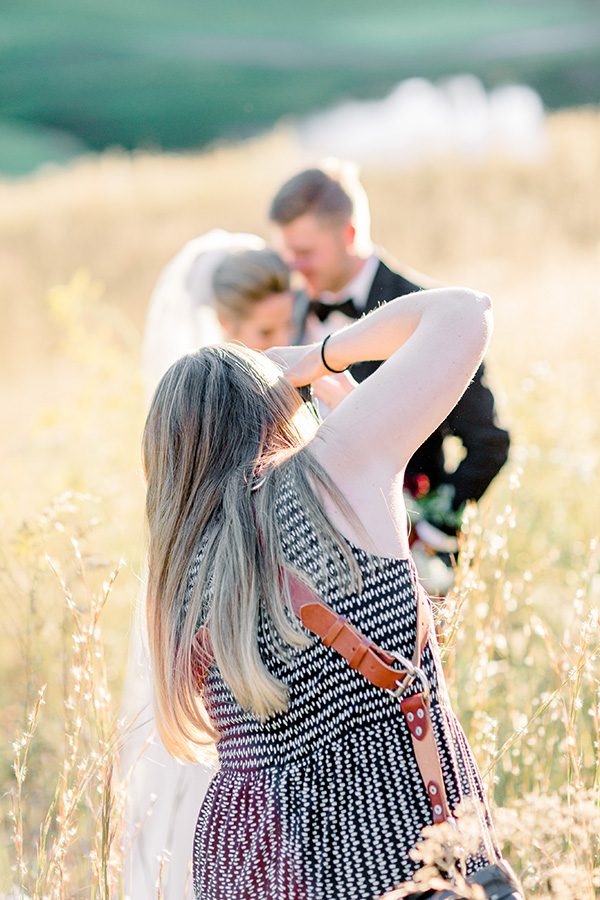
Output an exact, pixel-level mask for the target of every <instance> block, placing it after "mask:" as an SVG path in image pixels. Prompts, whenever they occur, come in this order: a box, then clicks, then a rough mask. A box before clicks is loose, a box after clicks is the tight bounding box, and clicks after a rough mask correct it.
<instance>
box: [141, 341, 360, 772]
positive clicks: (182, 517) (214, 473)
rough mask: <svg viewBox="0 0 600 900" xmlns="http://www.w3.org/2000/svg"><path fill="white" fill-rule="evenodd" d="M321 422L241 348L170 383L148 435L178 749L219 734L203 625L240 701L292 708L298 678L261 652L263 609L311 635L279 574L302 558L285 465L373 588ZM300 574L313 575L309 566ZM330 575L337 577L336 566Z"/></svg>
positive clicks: (161, 620)
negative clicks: (205, 697)
mask: <svg viewBox="0 0 600 900" xmlns="http://www.w3.org/2000/svg"><path fill="white" fill-rule="evenodd" d="M311 421H312V420H311V416H310V413H309V412H308V410H307V409H306V407H305V405H304V404H303V403H302V401H301V398H300V396H299V394H298V392H297V391H296V390H295V389H294V388H293V387H292V386H291V385H290V384H289V383H288V382H287V381H285V379H284V378H283V377H281V374H280V372H279V370H278V369H277V367H276V366H275V365H274V364H273V363H272V362H271V361H270V360H269V359H267V357H265V356H263V355H262V354H260V353H256V352H255V351H252V350H248V349H247V348H245V347H243V346H241V345H236V344H222V345H219V346H213V347H206V348H204V349H202V350H200V351H198V352H197V353H193V354H190V355H188V356H184V357H182V358H181V359H180V360H178V361H177V362H176V363H175V364H174V365H173V366H171V368H170V369H169V370H168V372H167V373H166V374H165V375H164V377H163V378H162V380H161V382H160V384H159V385H158V388H157V390H156V393H155V395H154V398H153V400H152V404H151V406H150V411H149V413H148V418H147V421H146V427H145V430H144V440H143V457H144V467H145V471H146V478H147V500H146V512H147V518H148V526H149V583H148V601H147V617H148V634H149V644H150V655H151V662H152V669H153V680H154V689H155V690H154V693H155V707H156V719H157V724H158V728H159V732H160V735H161V738H162V740H163V743H164V744H165V746H166V748H167V749H168V750H169V751H170V752H171V753H172V754H173V755H174V756H177V757H179V758H183V759H192V760H193V759H196V758H197V751H198V749H199V748H200V747H202V746H203V745H204V746H205V745H206V744H207V743H211V742H212V741H214V739H215V738H216V736H217V735H216V733H215V731H214V729H213V728H212V726H211V724H210V721H209V720H208V717H207V715H206V713H205V710H204V708H203V705H202V702H201V699H200V697H199V696H198V688H197V682H196V676H195V673H194V653H193V642H194V635H195V633H196V630H197V628H198V627H199V624H200V623H201V622H204V623H205V624H206V626H207V629H208V633H209V635H210V643H211V647H212V651H213V654H214V657H215V661H216V663H217V665H218V667H219V669H220V672H221V675H222V676H223V678H224V679H225V681H226V682H227V684H228V685H229V687H230V689H231V691H232V693H233V695H234V696H235V698H236V699H237V701H238V702H239V703H240V704H241V705H242V706H243V707H244V708H245V709H247V710H249V711H250V712H251V713H252V714H253V715H255V716H257V717H259V718H261V719H264V718H266V717H268V716H269V715H272V714H273V713H276V712H281V711H283V710H285V709H286V706H287V692H286V687H285V685H284V684H282V683H281V682H280V681H278V680H277V679H276V678H275V677H274V676H273V675H272V674H271V673H270V672H269V671H268V669H267V668H266V666H265V665H264V662H263V661H262V659H261V656H260V653H259V649H258V628H259V621H260V620H261V618H262V617H263V616H267V617H268V618H269V619H270V621H271V623H272V625H273V627H274V628H275V630H276V632H278V634H279V636H280V637H281V639H282V644H283V647H284V649H283V650H282V651H281V653H282V655H285V653H286V652H289V651H290V650H291V648H294V647H296V648H297V647H302V646H304V645H306V644H307V642H308V639H307V638H306V636H305V635H304V633H303V632H302V630H301V629H300V627H299V625H298V624H297V622H296V621H295V619H294V617H293V615H292V616H290V615H289V612H290V610H291V606H290V602H289V596H288V591H287V587H286V584H285V581H283V582H282V580H281V579H280V578H279V573H280V571H281V568H282V567H284V566H285V567H287V568H289V563H286V561H285V558H284V554H283V550H282V545H281V540H280V524H279V522H278V518H277V510H276V497H277V493H278V486H279V484H280V479H281V478H282V477H283V474H284V472H285V471H289V472H290V474H291V475H293V477H294V479H295V483H296V485H297V488H298V492H299V495H300V502H301V503H302V505H303V508H304V509H305V510H306V512H307V515H308V516H309V517H310V518H311V520H312V521H313V522H314V524H315V526H316V527H317V528H318V530H319V533H320V535H321V536H322V544H323V546H324V547H325V549H327V548H328V549H329V550H331V551H333V552H331V553H330V554H328V555H329V556H330V557H331V558H333V559H334V560H335V561H336V568H337V572H336V577H339V579H340V581H341V583H342V584H345V585H346V587H347V589H352V588H357V587H359V586H360V573H359V571H358V567H357V565H356V561H355V559H354V557H353V555H352V553H351V552H350V550H349V548H348V545H347V543H346V542H345V541H344V540H343V538H342V537H341V535H340V534H339V533H338V532H337V531H336V529H335V528H334V527H333V526H332V524H331V523H330V522H329V521H328V519H327V517H326V515H325V514H324V512H323V503H322V500H321V499H320V498H319V495H318V493H317V490H316V489H319V488H322V489H323V491H325V493H326V494H327V495H328V496H330V497H331V498H332V499H333V501H334V502H335V503H337V504H338V506H339V507H340V508H341V509H343V510H344V511H345V512H346V513H347V514H348V515H350V516H352V512H351V510H350V509H349V506H348V504H347V502H346V501H345V499H344V497H343V496H342V494H341V493H340V491H339V490H338V489H337V488H336V487H335V485H334V484H333V482H332V481H331V479H330V478H329V477H328V475H327V473H326V472H325V470H324V469H323V468H322V467H321V466H320V465H319V463H318V462H317V461H316V459H315V458H314V456H313V455H312V454H311V453H310V448H309V447H306V444H307V441H308V440H310V438H311V437H312V436H313V434H314V431H315V424H314V422H313V424H312V425H311ZM257 485H260V489H258V490H256V489H255V488H256V487H257ZM200 546H202V548H203V550H202V554H201V559H200V564H199V569H198V573H197V576H196V578H195V581H194V583H193V586H192V587H191V588H190V569H191V566H192V563H193V561H194V559H195V558H197V557H198V552H199V548H200ZM336 551H337V552H336ZM297 574H298V575H299V576H300V577H301V578H303V579H304V580H305V581H306V580H307V576H306V574H305V573H303V572H298V573H297ZM320 575H322V577H324V578H325V579H327V577H329V576H328V575H327V571H326V568H325V566H324V567H323V572H322V573H320ZM286 609H287V614H286ZM286 647H287V648H288V650H287V651H286V650H285V648H286Z"/></svg>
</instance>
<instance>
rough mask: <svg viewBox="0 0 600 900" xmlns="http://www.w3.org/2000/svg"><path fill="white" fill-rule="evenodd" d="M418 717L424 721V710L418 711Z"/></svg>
mask: <svg viewBox="0 0 600 900" xmlns="http://www.w3.org/2000/svg"><path fill="white" fill-rule="evenodd" d="M417 715H418V717H419V718H420V719H422V718H423V716H424V715H425V713H424V712H423V710H422V709H418V710H417Z"/></svg>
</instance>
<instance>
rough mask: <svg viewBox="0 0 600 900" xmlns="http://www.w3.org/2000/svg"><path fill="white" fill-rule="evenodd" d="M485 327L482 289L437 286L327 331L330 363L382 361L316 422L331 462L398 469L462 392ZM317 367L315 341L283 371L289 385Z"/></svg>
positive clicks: (487, 307)
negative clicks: (321, 423)
mask: <svg viewBox="0 0 600 900" xmlns="http://www.w3.org/2000/svg"><path fill="white" fill-rule="evenodd" d="M491 328H492V316H491V303H490V299H489V297H487V296H486V295H485V294H481V293H477V292H474V291H471V290H468V289H466V288H437V289H435V290H431V291H420V292H418V293H415V294H410V295H408V296H404V297H399V298H398V299H396V300H392V301H390V302H389V303H386V304H385V305H383V306H381V307H379V308H378V309H376V310H374V311H373V312H372V313H369V315H367V316H364V317H363V318H362V319H359V320H358V321H357V322H355V323H353V324H352V325H349V326H348V327H347V328H344V329H342V330H341V331H338V332H334V333H333V334H332V335H331V337H330V338H329V340H328V341H327V344H326V347H325V359H326V361H327V363H328V365H329V366H330V367H331V368H332V369H343V368H345V367H346V366H348V365H351V364H352V363H354V362H360V361H363V360H386V362H384V364H383V365H382V366H380V367H379V369H378V370H377V371H376V372H375V373H374V374H373V375H371V376H370V377H369V378H367V379H366V381H364V382H363V383H362V384H361V385H360V387H358V388H357V389H356V390H355V391H354V392H353V393H352V394H351V395H350V396H349V397H347V398H346V399H345V400H343V401H342V403H341V404H340V405H339V406H338V407H337V408H336V409H335V410H334V411H333V412H332V413H331V414H330V416H329V417H328V418H327V420H326V421H325V422H324V423H323V425H322V426H321V427H320V429H319V432H318V436H319V438H320V439H321V440H322V441H323V442H324V444H325V445H326V446H327V455H328V456H329V455H333V456H334V457H335V459H336V468H337V469H338V470H340V469H341V470H343V469H345V468H346V467H348V469H349V470H352V471H354V472H355V473H356V472H357V468H360V467H361V466H369V467H372V465H373V463H374V462H375V460H377V461H378V462H379V463H380V464H383V465H384V466H385V468H386V469H387V470H388V471H389V472H390V473H391V472H399V471H401V470H402V469H403V468H404V466H405V465H406V463H407V461H408V460H409V459H410V457H411V456H412V455H413V453H414V452H415V450H416V449H417V448H418V447H419V446H420V445H421V444H422V443H423V441H424V440H425V439H426V438H427V437H428V436H429V435H430V434H431V432H432V431H433V430H434V429H435V428H437V426H438V425H439V424H440V423H441V422H443V420H444V419H445V418H446V416H447V415H448V413H449V412H450V410H451V409H453V407H454V406H455V404H456V402H457V401H458V399H459V398H460V396H461V395H462V393H463V392H464V390H465V388H466V387H467V385H468V383H469V381H470V379H471V377H472V376H473V374H474V372H475V371H476V369H477V367H478V365H479V363H480V361H481V359H482V357H483V354H484V351H485V348H486V346H487V343H488V340H489V336H490V333H491ZM297 349H298V350H300V348H297ZM325 374H326V369H325V368H324V367H323V364H322V362H321V348H320V345H313V346H311V347H309V348H306V350H305V353H304V355H303V356H302V357H301V358H299V359H298V358H297V359H296V360H294V364H293V365H292V366H291V367H290V368H289V370H288V371H287V373H286V375H287V377H288V378H289V379H290V380H291V381H292V383H294V384H300V383H307V382H308V381H314V380H315V379H316V378H318V377H321V376H322V375H325ZM323 449H325V448H324V447H322V450H323ZM322 450H321V452H322Z"/></svg>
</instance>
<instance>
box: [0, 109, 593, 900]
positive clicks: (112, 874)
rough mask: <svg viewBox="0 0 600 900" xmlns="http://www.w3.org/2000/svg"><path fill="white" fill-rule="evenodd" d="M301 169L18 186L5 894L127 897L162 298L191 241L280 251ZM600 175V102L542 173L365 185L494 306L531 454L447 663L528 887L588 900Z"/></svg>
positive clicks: (162, 168) (0, 224)
mask: <svg viewBox="0 0 600 900" xmlns="http://www.w3.org/2000/svg"><path fill="white" fill-rule="evenodd" d="M303 162H304V161H303V160H302V157H301V154H300V152H299V150H298V148H297V147H296V146H295V145H294V142H293V139H292V137H291V136H290V135H289V134H287V133H286V132H285V131H280V132H278V133H275V134H274V135H272V136H270V137H269V138H265V139H263V140H260V141H256V142H253V143H251V144H249V145H247V146H245V147H243V148H222V149H220V150H216V151H214V152H211V153H209V154H207V155H204V156H199V157H192V156H187V157H183V156H182V157H152V156H142V155H140V156H134V157H128V156H124V155H111V154H107V155H105V156H103V157H100V158H95V159H88V160H84V161H81V162H79V163H77V164H75V165H74V166H72V167H70V168H68V169H64V170H55V171H47V172H44V173H41V174H40V175H37V176H34V177H32V178H30V179H27V180H26V181H22V182H15V183H4V184H0V234H1V238H2V239H1V240H0V248H1V249H0V262H1V264H2V268H1V272H2V276H1V278H0V298H1V302H2V309H3V318H4V321H3V325H4V327H3V329H2V333H1V335H0V349H1V353H2V360H3V363H4V370H5V377H4V378H3V380H2V385H1V387H0V394H1V397H2V401H3V406H2V408H3V423H2V424H3V435H4V440H3V444H2V449H1V450H0V453H1V454H2V456H1V461H2V470H3V472H4V479H3V482H2V491H1V493H0V528H1V534H2V538H3V540H2V550H1V551H0V552H1V554H2V557H1V560H0V604H1V607H0V608H1V612H2V622H3V628H2V637H1V638H0V640H1V649H2V655H1V657H0V658H1V660H2V661H1V663H0V666H1V673H2V678H1V679H0V696H1V699H2V703H1V704H0V708H1V710H2V711H1V713H0V721H1V724H2V733H3V735H4V741H3V750H2V753H1V755H0V760H1V765H2V779H3V782H2V784H3V788H2V792H3V795H4V801H3V803H4V810H3V811H4V812H5V814H6V818H5V820H4V821H5V836H6V839H5V841H4V842H3V844H2V849H0V891H10V890H16V889H17V888H18V890H19V891H20V894H19V896H21V895H22V896H26V895H28V896H31V897H40V898H41V897H46V896H48V897H57V898H58V897H61V898H62V897H72V896H79V895H80V894H81V895H87V896H91V897H106V898H108V897H114V896H116V895H118V891H119V887H118V885H119V881H120V871H121V864H122V853H121V849H120V847H119V841H118V821H119V817H120V811H121V808H122V797H120V796H117V795H115V794H114V793H113V791H114V788H113V786H112V780H111V774H112V773H111V761H112V754H113V749H114V741H115V739H116V738H115V734H116V732H115V724H116V717H117V714H118V709H119V704H118V696H119V689H120V684H121V681H122V677H123V670H124V663H125V656H126V648H127V641H128V631H129V622H130V617H131V611H132V606H133V603H134V602H135V599H136V596H137V590H138V572H139V569H140V560H141V557H142V553H143V515H142V504H143V484H142V479H141V474H140V466H139V438H140V431H141V425H142V418H143V410H142V392H141V386H140V380H139V375H138V361H139V360H138V357H139V346H140V331H141V326H142V322H143V314H144V308H145V304H146V302H147V298H148V294H149V291H150V289H151V286H152V284H153V282H154V280H155V278H156V276H157V274H158V272H159V270H160V268H161V267H162V265H163V264H164V262H165V261H166V260H167V259H168V258H169V256H170V255H171V254H172V253H173V252H174V251H175V250H176V249H177V248H178V247H179V246H180V245H181V244H182V243H183V242H184V241H185V240H186V239H187V238H188V237H190V236H191V235H194V234H197V233H200V232H202V231H204V230H206V229H208V228H211V227H215V226H222V227H228V228H234V229H248V230H257V231H258V232H260V233H262V234H264V235H265V236H268V229H267V227H266V223H265V210H266V207H267V204H268V199H269V196H270V195H271V193H272V191H273V190H274V189H275V188H276V187H277V185H278V183H279V182H280V181H281V179H282V178H284V177H285V176H286V175H287V174H289V173H290V172H291V171H293V170H294V169H295V168H297V166H298V165H300V164H302V163H303ZM599 175H600V114H598V113H597V112H595V111H573V112H565V113H560V114H557V115H554V116H552V117H551V118H550V120H549V124H548V151H547V155H546V157H545V159H544V160H543V161H541V162H540V163H538V164H535V165H533V164H530V165H525V164H522V163H515V162H511V161H507V160H504V159H500V158H497V159H488V160H486V161H483V162H479V163H477V164H472V165H469V164H467V163H465V162H464V161H461V160H451V161H445V162H443V163H442V162H439V163H435V164H428V165H426V166H422V167H419V168H414V169H411V170H397V171H396V170H390V171H380V170H368V171H366V172H365V173H364V181H365V184H366V187H367V189H368V191H369V194H370V196H371V199H372V212H373V220H374V223H375V227H374V231H375V237H376V239H377V240H378V241H380V242H381V243H382V244H383V245H384V246H386V247H387V248H388V250H389V251H390V252H391V253H392V254H393V255H395V256H397V257H398V258H399V259H403V260H406V261H407V262H409V263H410V264H411V265H412V266H414V267H415V268H416V269H419V270H422V271H425V272H427V273H429V274H431V275H432V276H434V277H436V278H439V279H440V280H443V281H449V282H458V283H464V284H470V285H473V286H476V287H479V288H482V289H485V290H487V291H488V292H490V293H491V294H492V296H493V297H494V298H495V303H496V321H497V327H496V335H495V338H494V344H493V347H492V350H491V353H490V366H489V371H490V379H491V380H492V382H493V384H494V387H495V389H496V392H497V395H498V397H499V400H500V406H501V410H502V413H503V416H504V418H505V419H507V421H508V422H509V424H510V427H511V430H512V434H513V447H512V458H511V462H510V463H509V465H508V467H507V469H506V471H504V472H503V473H502V474H501V475H500V477H499V478H498V479H497V481H496V483H495V484H494V486H493V488H492V489H491V490H490V492H489V494H488V496H487V497H486V499H485V501H484V502H483V503H482V504H481V506H480V508H479V510H478V511H473V513H472V515H471V516H470V517H469V518H468V521H467V523H466V527H465V534H464V537H463V541H464V551H463V554H462V558H461V566H460V570H459V573H458V581H457V587H456V590H455V591H454V593H453V595H452V596H451V597H450V598H449V601H448V602H447V603H446V605H445V606H444V607H443V609H442V611H441V615H442V617H443V621H444V629H445V632H446V635H447V643H446V647H445V655H446V667H447V672H448V677H449V681H450V689H451V692H452V695H453V699H454V703H455V706H456V709H457V712H458V714H459V718H460V719H461V721H462V722H463V723H464V725H465V728H466V730H467V732H468V735H469V737H470V740H471V741H472V743H473V745H474V748H475V751H476V754H477V757H478V760H479V763H480V766H481V768H482V770H483V771H484V773H485V774H486V779H487V783H488V784H489V789H490V792H491V794H493V795H494V798H495V802H496V804H497V807H498V809H497V812H496V818H497V821H498V826H499V833H500V836H501V838H502V840H503V842H504V845H505V847H506V851H507V854H508V856H509V858H510V859H511V861H512V862H513V865H514V866H515V868H516V869H517V870H518V872H519V873H520V874H521V876H522V878H523V880H524V882H525V885H526V887H527V889H528V893H529V894H530V895H531V896H536V897H553V898H558V897H560V898H567V897H568V898H579V897H581V898H586V900H587V898H591V897H594V896H596V895H597V893H598V891H599V887H598V885H599V883H600V882H599V879H600V848H599V846H598V833H599V831H600V820H599V812H598V808H599V807H598V781H599V778H600V765H599V753H600V665H599V662H598V655H599V654H600V641H599V626H598V605H599V600H600V574H599V559H598V554H599V549H598V543H597V538H598V531H599V526H598V508H599V505H598V496H599V495H600V490H599V489H600V473H599V467H598V455H599V447H600V434H599V432H600V426H599V417H598V413H597V408H598V402H597V397H596V394H597V387H596V382H597V375H598V362H597V359H598V351H597V348H598V346H599V345H600V316H599V315H598V309H597V302H598V300H597V289H596V284H597V277H598V274H597V273H598V270H599V263H600V259H599V256H600V252H599V251H600V227H599V221H598V218H599V213H598V206H597V202H596V194H597V184H598V177H599ZM121 558H123V559H124V561H125V562H124V565H122V566H121V571H120V572H119V575H118V577H117V578H116V580H114V582H113V580H112V577H111V573H113V572H114V571H115V570H116V569H117V568H119V560H120V559H121ZM57 573H58V575H59V577H58V578H57ZM43 685H46V690H45V695H44V698H43V701H44V702H43V705H42V703H41V700H40V695H39V691H40V690H41V688H42V686H43ZM13 742H16V743H15V746H14V749H13V747H12V743H13ZM13 765H14V768H12V767H13Z"/></svg>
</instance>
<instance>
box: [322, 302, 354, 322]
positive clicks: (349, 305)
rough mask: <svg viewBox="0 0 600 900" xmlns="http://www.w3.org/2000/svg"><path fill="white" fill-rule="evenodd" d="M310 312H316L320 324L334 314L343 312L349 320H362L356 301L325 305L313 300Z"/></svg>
mask: <svg viewBox="0 0 600 900" xmlns="http://www.w3.org/2000/svg"><path fill="white" fill-rule="evenodd" d="M310 311H311V312H314V314H315V316H316V317H317V319H318V320H319V322H324V321H325V319H326V318H327V316H329V315H331V313H332V312H341V313H343V314H344V315H345V316H348V318H349V319H360V317H361V315H362V313H361V312H360V310H358V309H357V308H356V306H355V305H354V300H352V299H351V298H348V299H347V300H342V302H341V303H323V302H322V301H321V300H313V301H311V304H310Z"/></svg>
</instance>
